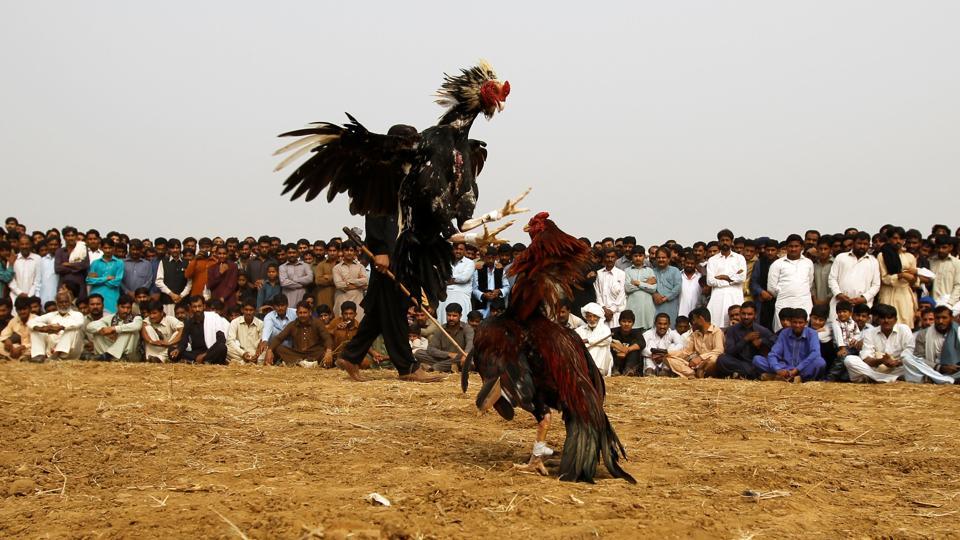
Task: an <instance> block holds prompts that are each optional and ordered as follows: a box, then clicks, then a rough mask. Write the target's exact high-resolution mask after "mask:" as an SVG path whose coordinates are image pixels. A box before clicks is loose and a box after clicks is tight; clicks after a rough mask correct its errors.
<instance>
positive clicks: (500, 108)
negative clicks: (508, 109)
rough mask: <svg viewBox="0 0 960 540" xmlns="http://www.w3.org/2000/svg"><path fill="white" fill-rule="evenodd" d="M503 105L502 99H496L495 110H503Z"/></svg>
mask: <svg viewBox="0 0 960 540" xmlns="http://www.w3.org/2000/svg"><path fill="white" fill-rule="evenodd" d="M504 107H505V105H504V104H503V102H502V101H498V102H497V112H503V108H504Z"/></svg>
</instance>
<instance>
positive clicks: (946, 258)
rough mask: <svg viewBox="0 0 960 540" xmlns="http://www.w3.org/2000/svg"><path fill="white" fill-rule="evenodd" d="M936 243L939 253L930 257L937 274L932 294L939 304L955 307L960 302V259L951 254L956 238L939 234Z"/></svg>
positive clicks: (932, 268)
mask: <svg viewBox="0 0 960 540" xmlns="http://www.w3.org/2000/svg"><path fill="white" fill-rule="evenodd" d="M936 243H937V255H936V256H935V257H931V258H930V270H932V271H933V273H934V274H936V277H934V278H933V291H932V292H931V294H933V299H934V300H936V302H937V304H938V305H939V304H945V305H948V306H950V307H954V306H956V305H957V302H960V259H957V258H956V257H955V256H953V255H951V254H950V252H951V251H952V250H953V247H954V246H955V245H956V239H953V238H950V237H949V236H938V237H937V239H936Z"/></svg>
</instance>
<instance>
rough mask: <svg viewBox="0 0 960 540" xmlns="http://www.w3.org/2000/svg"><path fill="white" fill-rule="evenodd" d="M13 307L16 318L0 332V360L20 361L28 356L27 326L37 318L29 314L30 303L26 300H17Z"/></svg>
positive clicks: (28, 330)
mask: <svg viewBox="0 0 960 540" xmlns="http://www.w3.org/2000/svg"><path fill="white" fill-rule="evenodd" d="M5 300H7V301H9V299H5ZM14 305H15V306H16V308H17V315H16V317H13V318H12V319H11V320H10V322H9V323H7V324H6V326H4V328H3V330H2V331H0V358H6V359H10V360H20V359H21V358H27V357H28V355H29V354H30V327H29V326H27V325H28V324H29V323H30V321H32V320H33V319H35V318H36V317H37V316H36V315H34V314H32V313H30V302H29V300H27V299H26V298H22V297H21V298H17V301H16V302H14Z"/></svg>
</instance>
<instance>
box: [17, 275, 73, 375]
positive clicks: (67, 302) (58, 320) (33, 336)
mask: <svg viewBox="0 0 960 540" xmlns="http://www.w3.org/2000/svg"><path fill="white" fill-rule="evenodd" d="M56 302H57V310H56V311H53V312H50V313H47V314H44V315H41V316H39V317H36V318H34V319H31V320H30V321H29V322H28V323H27V327H29V328H30V360H31V361H33V362H43V361H44V360H46V359H47V358H48V357H49V358H55V359H66V358H80V352H81V351H82V350H83V315H82V314H80V312H78V311H74V310H73V304H72V303H71V298H70V293H67V292H61V293H57V300H56Z"/></svg>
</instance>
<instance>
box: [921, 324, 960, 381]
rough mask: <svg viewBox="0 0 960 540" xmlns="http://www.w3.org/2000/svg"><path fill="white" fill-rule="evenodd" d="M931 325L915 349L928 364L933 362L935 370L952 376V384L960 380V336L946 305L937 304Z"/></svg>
mask: <svg viewBox="0 0 960 540" xmlns="http://www.w3.org/2000/svg"><path fill="white" fill-rule="evenodd" d="M934 316H935V321H934V323H933V326H932V327H930V328H928V329H927V330H926V335H925V336H924V339H923V347H922V348H917V349H916V351H917V352H918V353H920V354H923V358H924V361H926V363H927V364H928V365H929V364H930V363H931V362H933V364H934V366H935V367H936V369H937V371H939V372H940V373H942V374H944V375H946V376H948V377H952V378H953V380H954V384H957V381H960V336H958V335H957V330H958V327H957V323H956V322H955V321H954V320H953V314H952V313H951V311H950V308H949V307H947V306H937V308H936V311H935V312H934Z"/></svg>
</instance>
